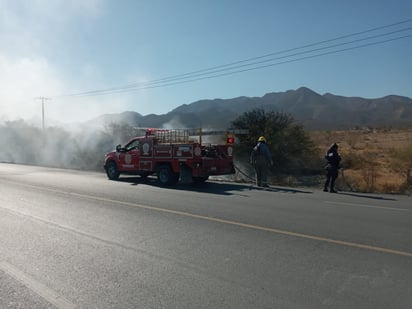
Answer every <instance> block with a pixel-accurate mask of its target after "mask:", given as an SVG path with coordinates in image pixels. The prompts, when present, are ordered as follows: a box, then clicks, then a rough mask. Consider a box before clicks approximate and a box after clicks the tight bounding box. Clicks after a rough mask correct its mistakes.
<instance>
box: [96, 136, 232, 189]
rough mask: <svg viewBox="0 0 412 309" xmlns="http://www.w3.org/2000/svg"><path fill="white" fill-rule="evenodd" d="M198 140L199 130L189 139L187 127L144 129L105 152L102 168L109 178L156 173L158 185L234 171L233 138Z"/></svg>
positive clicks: (194, 179)
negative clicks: (221, 141) (216, 142)
mask: <svg viewBox="0 0 412 309" xmlns="http://www.w3.org/2000/svg"><path fill="white" fill-rule="evenodd" d="M227 141H230V142H231V143H230V144H228V143H226V144H222V145H214V144H213V145H212V144H202V137H201V133H200V135H199V138H198V140H196V139H193V136H192V135H190V131H189V130H164V129H148V130H146V133H145V135H144V136H139V137H134V138H132V139H131V140H130V141H129V142H128V143H127V144H126V145H125V146H124V147H122V146H121V145H118V146H117V147H116V150H114V151H112V152H109V153H107V154H106V156H105V164H104V169H105V171H106V174H107V177H108V178H109V179H110V180H117V179H118V178H119V176H120V174H129V175H140V176H142V177H147V176H149V175H153V174H155V175H157V179H158V181H159V183H160V184H161V185H164V186H167V185H173V184H176V183H177V182H178V181H179V180H180V181H182V182H192V181H193V182H204V181H206V180H207V179H208V178H209V176H214V175H229V174H234V173H235V169H234V165H233V142H234V138H230V139H229V138H228V139H227Z"/></svg>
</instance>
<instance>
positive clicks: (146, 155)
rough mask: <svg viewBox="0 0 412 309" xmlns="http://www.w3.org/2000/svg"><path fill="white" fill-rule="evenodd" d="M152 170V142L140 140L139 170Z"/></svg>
mask: <svg viewBox="0 0 412 309" xmlns="http://www.w3.org/2000/svg"><path fill="white" fill-rule="evenodd" d="M153 168H154V164H153V140H152V139H146V140H142V141H140V160H139V170H141V171H152V170H153Z"/></svg>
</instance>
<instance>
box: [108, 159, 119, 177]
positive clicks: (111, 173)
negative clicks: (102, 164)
mask: <svg viewBox="0 0 412 309" xmlns="http://www.w3.org/2000/svg"><path fill="white" fill-rule="evenodd" d="M106 174H107V177H108V178H109V179H110V180H118V179H119V175H120V173H119V171H118V170H117V166H116V163H114V162H113V161H110V162H109V163H108V164H107V167H106Z"/></svg>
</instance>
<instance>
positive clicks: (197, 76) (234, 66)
mask: <svg viewBox="0 0 412 309" xmlns="http://www.w3.org/2000/svg"><path fill="white" fill-rule="evenodd" d="M411 21H412V19H407V20H404V21H400V22H397V23H392V24H389V25H385V26H380V27H375V28H372V29H368V30H364V31H360V32H355V33H351V34H347V35H343V36H339V37H336V38H333V39H328V40H323V41H319V42H315V43H311V44H307V45H304V46H300V47H296V48H291V49H286V50H282V51H278V52H273V53H269V54H266V55H262V56H258V57H253V58H249V59H245V60H240V61H236V62H232V63H228V64H223V65H218V66H214V67H211V68H207V69H202V70H197V71H193V72H189V73H184V74H179V75H174V76H169V77H165V78H160V79H155V80H151V81H146V82H140V83H134V84H129V85H125V86H119V87H112V88H107V89H101V90H94V91H87V92H79V93H74V94H67V95H60V96H54V98H64V97H89V96H97V95H107V94H115V93H124V92H132V91H138V90H143V89H152V88H159V87H166V86H172V85H177V84H183V83H189V82H195V81H200V80H205V79H211V78H217V77H221V76H226V75H231V74H238V73H242V72H246V71H251V70H257V69H263V68H267V67H271V66H276V65H281V64H286V63H291V62H296V61H302V60H305V59H310V58H316V57H321V56H325V55H330V54H335V53H339V52H345V51H350V50H354V49H359V48H364V47H367V46H372V45H378V44H384V43H387V42H391V41H395V40H401V39H405V38H409V37H411V36H412V34H411V35H404V36H400V37H396V38H390V39H386V40H381V41H376V42H372V43H367V44H362V45H357V46H352V47H349V48H343V49H339V50H334V51H330V52H324V53H320V54H314V55H313V53H315V52H320V51H322V50H327V49H332V48H336V47H340V46H344V45H350V44H355V43H360V42H364V41H368V40H373V39H378V38H381V37H385V36H390V35H393V34H396V33H400V32H405V31H409V30H412V27H407V28H403V29H398V30H393V31H390V32H386V33H381V34H376V35H372V36H368V37H363V38H359V39H355V40H352V41H346V42H342V43H336V44H332V45H327V46H323V47H318V48H314V49H309V50H306V51H305V50H304V49H307V48H309V47H314V46H318V45H323V44H326V43H331V42H335V41H339V40H342V39H347V38H350V37H355V36H359V35H363V34H366V33H370V32H375V31H378V30H382V29H386V28H391V27H394V26H399V25H401V24H406V23H409V22H411ZM298 50H304V51H301V52H296V53H293V54H290V53H291V52H293V51H298ZM286 53H289V54H287V55H284V56H280V57H274V58H269V59H264V58H268V57H272V56H276V55H281V54H286ZM305 54H312V55H309V56H304V57H299V58H294V59H289V60H284V61H281V62H276V63H268V62H273V61H277V60H282V59H287V58H292V57H296V56H300V55H305ZM260 59H263V60H260ZM257 60H259V61H257ZM251 61H253V62H251ZM263 63H268V64H266V65H261V64H263ZM246 67H249V68H246ZM245 68H246V69H245Z"/></svg>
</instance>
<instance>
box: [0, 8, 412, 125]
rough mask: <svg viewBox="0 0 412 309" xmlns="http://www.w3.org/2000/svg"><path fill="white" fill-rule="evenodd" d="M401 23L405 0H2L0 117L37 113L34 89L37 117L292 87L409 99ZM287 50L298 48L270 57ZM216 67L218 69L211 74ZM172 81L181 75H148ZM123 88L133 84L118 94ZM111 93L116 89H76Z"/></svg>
mask: <svg viewBox="0 0 412 309" xmlns="http://www.w3.org/2000/svg"><path fill="white" fill-rule="evenodd" d="M406 20H410V21H409V22H405V23H402V24H399V25H396V26H392V27H387V28H382V29H380V30H377V31H373V32H368V33H364V34H362V35H358V36H352V37H348V38H346V39H344V40H343V39H342V40H336V41H330V42H328V43H324V44H321V45H314V46H312V47H310V48H306V49H303V48H302V47H303V46H306V45H310V44H313V43H316V42H321V41H325V40H330V39H335V38H338V37H341V36H344V35H348V34H353V33H357V32H362V31H365V30H369V29H373V28H377V27H382V26H386V25H390V24H394V23H398V22H401V21H406ZM408 28H412V1H408V0H391V1H386V0H383V1H371V0H368V1H367V0H363V1H362V0H360V1H359V0H358V1H352V0H349V1H337V0H306V1H305V0H295V1H290V0H289V1H288V0H284V1H283V0H282V1H276V0H272V1H269V0H255V1H246V0H208V1H200V0H170V1H166V0H144V1H143V0H72V1H67V0H30V1H26V0H0V108H1V109H0V120H13V119H17V118H23V119H30V118H33V117H40V116H41V104H40V100H36V99H34V98H36V97H41V96H45V97H51V98H52V99H51V100H50V101H47V103H46V119H47V118H50V119H56V120H59V121H65V122H74V121H84V120H87V119H90V118H94V117H97V116H99V115H101V114H104V113H119V112H122V111H126V110H133V111H136V112H139V113H141V114H143V115H146V114H151V113H154V114H164V113H167V112H169V111H171V110H172V109H174V108H176V107H178V106H180V105H182V104H189V103H192V102H194V101H197V100H201V99H215V98H223V99H227V98H234V97H238V96H263V95H264V94H266V93H268V92H283V91H287V90H290V89H297V88H299V87H301V86H305V87H309V88H311V89H313V90H314V91H316V92H318V93H320V94H324V93H326V92H330V93H333V94H337V95H343V96H361V97H367V98H377V97H382V96H385V95H389V94H396V95H402V96H408V97H412V36H411V35H412V29H408ZM389 32H393V33H392V34H390V35H389V34H388V35H384V34H385V33H389ZM408 35H409V37H406V38H403V39H399V40H393V41H390V42H386V43H382V44H375V45H370V46H367V47H364V48H356V49H352V50H348V51H345V52H338V53H332V54H327V55H323V56H319V55H320V54H322V53H326V52H331V51H337V50H342V49H345V48H350V47H356V46H360V45H364V44H369V43H372V42H379V41H384V40H389V39H394V38H398V37H401V36H408ZM367 36H377V37H376V38H374V39H370V40H366V37H367ZM356 39H358V40H359V41H357V42H354V43H352V44H348V45H340V46H336V47H334V48H327V47H328V46H330V45H336V44H339V43H343V42H345V41H346V42H347V41H351V40H356ZM315 48H317V49H318V50H317V51H314V52H311V53H309V52H308V51H309V49H315ZM290 49H295V50H294V51H293V52H292V51H290V52H288V53H280V54H276V53H278V52H281V51H285V50H290ZM305 52H306V53H305ZM295 53H301V54H299V55H295V56H291V55H292V54H295ZM268 54H271V55H272V56H271V57H262V58H260V57H261V56H264V55H268ZM314 55H316V57H313V58H307V59H301V60H299V61H292V62H287V63H283V64H281V62H284V61H290V60H296V59H299V58H303V57H307V56H314ZM280 57H283V58H280ZM247 59H255V60H254V62H258V61H259V62H260V63H256V64H252V65H249V66H246V65H247V64H250V63H251V62H241V63H239V64H238V65H237V66H238V67H237V68H236V69H234V71H240V70H244V69H251V68H255V67H259V66H262V68H259V69H253V70H248V71H245V72H241V73H235V74H231V73H232V72H233V70H229V67H221V68H220V71H219V72H216V73H210V72H207V71H204V72H202V73H203V75H196V76H191V75H183V74H186V73H191V72H195V71H199V70H204V69H210V68H213V67H217V66H221V65H226V64H230V63H235V62H238V61H243V60H247ZM268 59H273V60H272V61H268ZM265 60H267V62H261V61H265ZM240 65H242V66H240ZM206 73H208V74H206ZM221 74H226V75H225V76H220V77H216V75H221ZM172 76H177V77H178V78H179V79H174V80H169V82H165V80H163V81H162V82H154V81H158V80H161V79H164V78H168V77H172ZM195 79H201V80H197V81H194V80H195ZM176 82H178V83H176ZM170 84H173V85H170ZM127 85H135V87H134V88H133V87H132V88H130V89H129V88H128V89H127V91H126V92H118V91H117V90H116V89H120V90H122V91H123V90H125V86H127ZM153 86H155V87H153ZM108 89H113V90H115V91H114V92H115V93H110V94H107V93H106V92H103V94H102V95H92V96H90V95H87V96H86V95H81V96H73V95H74V94H84V93H86V92H89V91H96V90H108ZM129 90H130V91H129ZM109 92H110V91H109ZM111 92H113V91H111ZM93 94H96V93H93ZM62 95H63V96H62Z"/></svg>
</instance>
